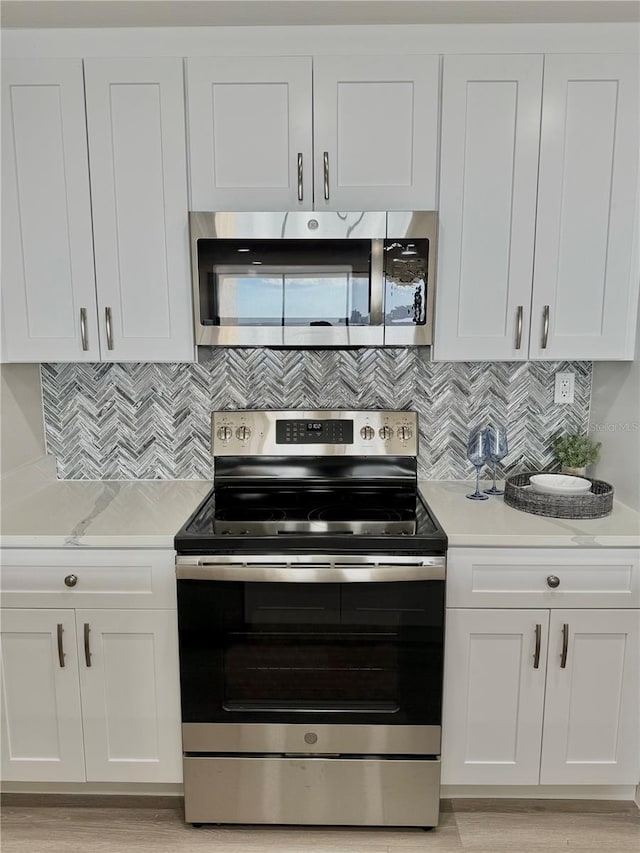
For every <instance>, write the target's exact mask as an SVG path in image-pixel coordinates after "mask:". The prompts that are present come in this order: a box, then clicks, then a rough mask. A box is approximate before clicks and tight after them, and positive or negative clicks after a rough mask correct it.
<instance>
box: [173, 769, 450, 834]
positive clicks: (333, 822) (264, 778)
mask: <svg viewBox="0 0 640 853" xmlns="http://www.w3.org/2000/svg"><path fill="white" fill-rule="evenodd" d="M439 791H440V762H439V761H437V760H432V761H421V760H402V759H377V760H375V759H365V758H359V759H342V758H311V757H307V756H305V757H300V758H293V757H286V758H285V757H282V758H281V757H275V756H270V757H261V758H258V757H256V758H238V757H235V756H234V757H232V758H231V757H223V756H217V757H213V756H208V757H195V756H190V757H186V758H185V759H184V805H185V819H186V821H187V822H188V823H275V824H281V823H294V824H317V825H327V824H328V825H330V826H350V825H356V826H435V825H436V824H437V823H438V806H439ZM378 849H380V848H378Z"/></svg>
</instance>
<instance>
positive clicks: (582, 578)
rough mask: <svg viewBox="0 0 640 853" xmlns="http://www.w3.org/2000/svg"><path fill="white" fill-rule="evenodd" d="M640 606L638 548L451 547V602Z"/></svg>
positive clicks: (471, 604)
mask: <svg viewBox="0 0 640 853" xmlns="http://www.w3.org/2000/svg"><path fill="white" fill-rule="evenodd" d="M638 606H640V551H639V550H638V549H636V548H616V549H588V550H587V549H579V550H578V549H576V550H558V549H551V548H452V549H451V550H450V551H449V553H448V555H447V607H551V608H553V607H591V608H593V607H607V608H610V607H626V608H633V607H638Z"/></svg>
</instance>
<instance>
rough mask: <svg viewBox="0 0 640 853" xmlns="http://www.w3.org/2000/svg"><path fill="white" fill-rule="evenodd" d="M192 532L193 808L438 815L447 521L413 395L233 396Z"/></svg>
mask: <svg viewBox="0 0 640 853" xmlns="http://www.w3.org/2000/svg"><path fill="white" fill-rule="evenodd" d="M212 433H213V454H214V456H215V478H214V487H213V489H212V491H211V493H210V494H209V495H208V496H207V498H206V499H205V500H204V501H203V503H202V504H201V506H200V507H199V508H198V509H197V510H196V512H195V513H194V514H193V515H192V517H191V518H190V519H189V520H188V521H187V523H186V524H185V526H184V527H183V529H182V530H181V531H180V532H179V533H178V535H177V536H176V540H175V546H176V551H177V552H178V556H177V561H176V562H177V569H176V572H177V578H178V581H177V583H178V626H179V640H180V679H181V700H182V729H183V750H184V786H185V815H186V820H187V821H188V822H191V823H194V824H199V823H209V822H215V823H276V824H285V823H294V824H335V825H374V826H375V825H387V826H424V827H431V826H435V825H436V824H437V822H438V808H439V783H440V761H439V754H440V723H441V698H442V661H443V627H444V625H443V623H444V585H445V557H446V547H447V540H446V536H445V534H444V532H443V530H442V529H441V527H440V526H439V524H438V522H437V521H436V520H435V518H434V517H433V515H432V514H431V512H430V511H429V508H428V507H427V506H426V505H425V504H424V502H423V501H422V499H421V498H420V496H419V494H418V490H417V474H416V455H417V435H418V429H417V415H416V414H415V413H414V412H384V411H371V412H350V411H283V412H273V411H269V412H258V411H238V412H216V413H215V414H214V415H213V418H212Z"/></svg>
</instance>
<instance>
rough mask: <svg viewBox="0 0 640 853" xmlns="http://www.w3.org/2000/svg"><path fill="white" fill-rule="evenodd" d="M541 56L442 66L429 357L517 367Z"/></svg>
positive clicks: (462, 59) (523, 346) (528, 271)
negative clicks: (435, 258) (513, 363)
mask: <svg viewBox="0 0 640 853" xmlns="http://www.w3.org/2000/svg"><path fill="white" fill-rule="evenodd" d="M542 62H543V60H542V57H541V56H526V55H525V56H515V55H510V56H447V57H445V60H444V69H443V94H442V144H441V155H440V156H441V161H440V175H441V184H440V218H439V235H438V275H437V289H436V311H435V320H436V334H435V341H436V343H435V355H436V357H437V358H438V359H440V360H464V359H471V360H474V359H475V360H485V359H487V360H489V359H517V358H526V357H527V352H528V345H529V318H530V313H529V303H530V301H531V275H532V264H533V248H534V236H535V221H536V188H537V176H538V146H539V137H540V96H541V92H542Z"/></svg>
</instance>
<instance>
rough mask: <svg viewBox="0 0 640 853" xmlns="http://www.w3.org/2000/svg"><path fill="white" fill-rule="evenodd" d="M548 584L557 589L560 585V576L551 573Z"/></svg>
mask: <svg viewBox="0 0 640 853" xmlns="http://www.w3.org/2000/svg"><path fill="white" fill-rule="evenodd" d="M547 586H550V587H551V589H556V588H557V587H559V586H560V578H559V577H557V575H549V577H548V578H547Z"/></svg>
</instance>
